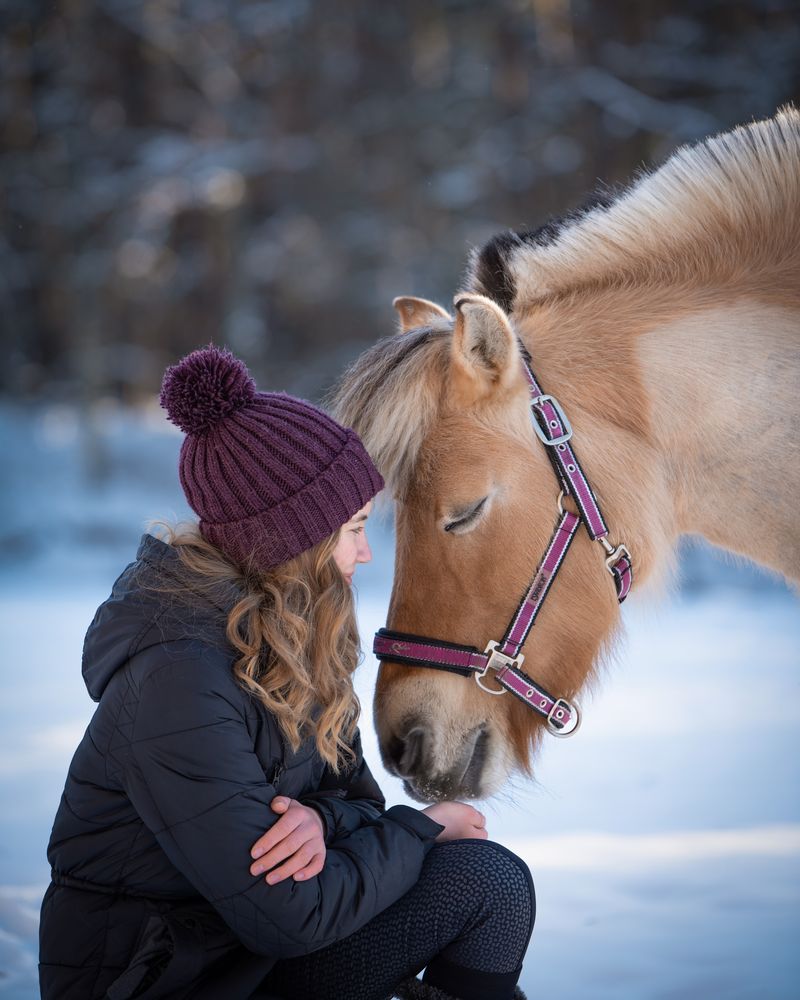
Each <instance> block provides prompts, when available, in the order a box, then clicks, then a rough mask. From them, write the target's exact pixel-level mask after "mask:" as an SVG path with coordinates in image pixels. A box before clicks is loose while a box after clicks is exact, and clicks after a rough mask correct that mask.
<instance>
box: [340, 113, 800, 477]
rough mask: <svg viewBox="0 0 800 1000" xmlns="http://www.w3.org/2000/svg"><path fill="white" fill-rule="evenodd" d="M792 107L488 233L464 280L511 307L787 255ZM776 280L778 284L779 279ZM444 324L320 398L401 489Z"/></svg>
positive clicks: (795, 154) (732, 276)
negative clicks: (593, 194) (511, 228)
mask: <svg viewBox="0 0 800 1000" xmlns="http://www.w3.org/2000/svg"><path fill="white" fill-rule="evenodd" d="M799 206H800V113H798V112H797V111H796V110H795V109H794V108H790V107H789V108H785V109H784V110H782V111H781V112H779V114H778V115H777V116H776V117H775V118H774V119H770V120H768V121H763V122H757V123H755V124H752V125H748V126H743V127H741V128H737V129H734V130H733V131H732V132H728V133H725V134H723V135H720V136H717V137H715V138H712V139H708V140H706V141H705V142H701V143H699V144H698V145H696V146H692V147H683V148H681V149H679V150H678V151H677V152H676V153H674V154H673V156H672V157H671V158H670V159H669V160H668V161H667V162H666V163H665V164H664V165H663V166H662V167H661V168H660V169H658V170H656V171H655V172H654V173H652V174H647V175H644V176H642V177H640V178H639V179H638V180H637V181H636V182H635V183H634V184H633V185H632V186H631V187H630V188H628V189H627V190H625V191H623V192H621V193H619V194H618V195H616V196H615V197H610V196H609V195H608V194H604V195H601V196H600V197H598V198H595V199H594V200H593V201H592V203H591V204H590V206H588V207H585V208H584V209H583V210H581V211H579V212H577V213H574V214H573V215H571V216H567V217H565V218H564V219H560V220H553V221H551V222H550V223H548V224H547V225H546V226H543V227H542V228H541V229H538V230H536V231H531V232H526V233H513V232H506V233H501V234H499V235H498V236H495V237H494V238H493V239H492V240H490V241H489V243H487V244H486V245H485V246H484V247H483V248H482V249H481V250H479V251H478V252H476V253H475V254H474V255H473V256H472V259H471V262H470V267H469V271H468V276H467V282H466V287H467V289H468V290H470V291H477V292H481V293H482V294H484V295H487V296H489V297H490V298H492V299H494V300H495V301H496V302H498V303H499V304H500V305H501V306H502V307H503V308H504V309H505V310H506V311H507V312H509V313H512V312H517V313H519V312H521V311H522V310H523V309H524V308H526V307H529V306H532V305H535V303H536V302H538V301H541V300H543V299H550V300H552V299H554V298H560V297H562V296H564V297H566V296H570V295H572V294H574V293H577V292H579V291H580V290H585V289H587V288H592V287H594V288H597V287H601V286H606V285H612V284H621V285H625V286H634V285H645V286H646V285H648V284H658V285H660V286H663V285H665V284H669V283H677V284H679V285H680V286H681V287H686V286H687V285H688V284H691V283H696V284H701V283H708V282H713V283H715V284H720V285H726V284H734V285H735V284H738V283H739V282H740V281H742V280H743V279H744V278H745V277H747V278H749V279H752V277H753V274H754V273H757V272H758V270H759V268H761V269H765V268H768V267H770V266H771V267H772V269H773V270H774V268H775V261H776V260H777V261H794V260H796V258H797V256H798V253H800V209H799ZM783 280H784V283H785V281H786V280H788V279H786V278H785V277H784V279H783ZM451 336H452V326H451V325H450V324H449V323H447V322H446V321H443V322H442V323H441V324H440V325H436V326H431V327H424V328H420V329H418V330H413V331H411V332H410V333H407V334H404V335H402V336H395V337H389V338H386V339H384V340H381V341H379V342H378V343H377V344H375V345H374V346H373V347H372V348H370V349H369V350H368V351H367V352H366V353H365V354H363V355H362V356H361V357H360V358H359V359H358V360H357V361H356V362H355V364H354V365H353V366H352V367H351V368H350V369H349V370H348V371H347V372H346V373H345V375H344V376H343V377H342V379H341V381H340V383H339V386H338V388H337V390H336V391H335V393H334V395H333V397H332V399H331V403H332V405H333V408H334V411H335V413H336V415H337V417H338V418H339V419H340V420H341V421H342V422H343V423H344V424H346V425H348V426H350V427H353V428H354V429H355V430H356V432H357V433H358V434H359V435H360V436H361V437H362V439H363V440H364V444H365V445H366V447H367V450H368V451H369V452H370V454H371V455H372V457H373V459H374V460H375V462H376V464H377V466H378V468H379V469H380V470H381V473H382V474H383V477H384V479H385V480H386V483H387V486H388V487H389V490H390V491H391V492H392V493H393V494H394V495H402V494H403V492H404V491H405V488H406V486H407V484H408V482H409V481H410V479H411V476H412V474H413V472H414V469H415V466H416V463H417V459H418V456H419V452H420V448H421V446H422V443H423V442H424V440H425V438H426V436H427V435H428V433H429V431H430V429H431V427H432V426H433V424H434V422H435V420H436V418H437V415H438V413H439V407H440V405H441V396H442V387H443V385H444V383H445V379H446V376H447V371H448V364H449V357H450V351H449V348H450V340H451Z"/></svg>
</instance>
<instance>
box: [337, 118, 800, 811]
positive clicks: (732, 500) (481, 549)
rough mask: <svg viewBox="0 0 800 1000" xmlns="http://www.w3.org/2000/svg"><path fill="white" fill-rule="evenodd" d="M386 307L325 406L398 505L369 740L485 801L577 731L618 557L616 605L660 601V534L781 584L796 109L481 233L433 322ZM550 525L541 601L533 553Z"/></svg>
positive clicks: (664, 540)
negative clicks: (583, 499)
mask: <svg viewBox="0 0 800 1000" xmlns="http://www.w3.org/2000/svg"><path fill="white" fill-rule="evenodd" d="M394 304H395V307H396V310H397V313H398V316H399V332H398V334H396V335H394V336H391V337H388V338H385V339H383V340H381V341H379V342H378V343H376V344H375V345H373V346H372V347H371V348H369V349H368V350H367V351H366V352H365V353H364V354H363V355H362V356H361V357H359V358H357V359H356V361H355V362H354V363H353V365H352V366H351V367H350V369H349V370H348V371H347V372H346V373H345V374H344V376H343V377H342V378H341V380H340V382H339V384H338V386H337V388H336V390H335V392H334V395H333V397H332V401H333V406H334V411H335V413H336V415H337V417H338V418H339V419H340V420H341V421H343V422H344V423H345V424H348V425H350V426H352V427H353V428H354V429H355V430H356V431H357V432H358V433H359V434H360V435H361V437H362V438H363V440H364V442H365V444H366V447H367V449H368V450H369V451H370V453H371V454H372V456H373V458H374V459H375V461H376V463H377V465H378V467H379V469H380V470H381V472H382V474H383V476H384V479H385V481H386V484H387V488H388V490H387V491H388V492H389V493H390V494H391V496H392V497H393V499H394V506H395V530H396V565H395V577H394V582H393V589H392V595H391V600H390V606H389V613H388V625H389V632H388V633H386V635H387V636H388V638H387V639H385V640H384V644H383V646H382V647H380V655H381V656H382V663H381V667H380V670H379V676H378V681H377V686H376V691H375V722H376V728H377V732H378V737H379V742H380V747H381V754H382V757H383V762H384V765H385V766H386V768H387V769H388V770H389V771H390V772H392V773H395V774H397V775H399V776H401V777H402V778H403V779H404V783H405V788H406V791H407V792H408V793H409V794H410V795H411V796H413V797H415V798H417V799H419V800H421V801H430V800H436V799H449V798H466V799H471V798H483V797H486V796H488V795H491V794H493V793H494V792H496V791H497V790H498V789H499V788H500V787H501V786H502V785H503V783H504V782H505V780H506V779H507V778H508V777H509V775H510V774H511V773H512V771H514V770H520V771H521V772H522V773H528V774H530V773H532V760H533V755H534V753H535V751H536V749H537V747H538V746H539V745H540V743H541V740H542V737H543V735H544V734H545V733H547V732H548V731H550V732H553V733H555V734H556V735H563V734H561V733H559V732H558V729H559V728H560V725H559V724H558V723H557V722H556V718H555V716H554V714H553V713H554V712H556V711H557V712H558V713H560V714H561V716H562V724H563V719H567V720H569V719H571V720H572V721H571V722H570V725H569V727H568V728H573V729H574V726H575V723H576V722H577V717H578V706H577V703H575V701H574V699H575V698H576V696H577V695H578V694H579V693H580V691H581V689H582V688H584V686H585V685H587V683H591V681H592V680H593V679H594V676H595V675H596V673H597V670H598V664H599V663H603V662H605V661H606V659H607V658H608V655H609V653H610V652H612V651H613V646H614V642H615V639H616V637H617V634H618V629H619V624H620V612H619V603H618V600H619V596H620V595H619V587H617V588H616V592H615V587H614V585H613V583H614V582H615V581H614V580H613V579H612V578H611V577H610V576H609V573H607V572H606V570H607V569H608V570H609V571H610V572H611V571H613V569H614V566H615V565H616V563H614V562H613V560H615V558H616V559H618V560H619V559H621V560H622V562H621V563H620V565H622V566H623V568H625V567H626V566H627V564H626V563H625V561H624V556H625V554H628V555H629V559H630V566H629V567H627V568H628V570H632V572H633V573H634V574H635V578H634V579H633V591H634V593H635V592H636V591H638V590H641V589H648V590H649V589H653V588H655V589H658V584H659V582H660V583H661V584H662V585H663V583H664V582H665V581H667V582H668V581H669V575H670V571H671V569H672V567H673V565H674V553H675V548H676V543H677V542H678V540H679V538H680V537H681V536H683V535H686V534H699V535H702V536H705V538H706V539H708V540H709V541H711V542H712V543H713V544H715V545H717V546H721V547H723V548H725V549H728V550H730V551H732V552H734V553H738V554H741V555H743V556H746V557H748V558H749V559H751V560H754V561H755V562H757V563H760V564H762V565H764V566H766V567H769V568H770V569H772V570H774V571H776V572H778V573H779V574H782V575H783V576H784V577H785V578H786V579H787V580H789V581H795V582H797V581H798V579H800V519H799V518H798V514H797V501H796V498H797V496H798V491H800V413H799V412H798V404H797V401H798V390H800V379H799V378H798V370H799V369H800V113H798V111H797V110H796V109H794V108H792V107H786V108H783V109H782V110H780V111H779V112H778V113H777V114H776V115H775V116H774V117H772V118H770V119H767V120H764V121H760V122H755V123H752V124H749V125H746V126H741V127H738V128H735V129H733V130H732V131H729V132H727V133H723V134H720V135H718V136H715V137H713V138H709V139H706V140H704V141H702V142H700V143H698V144H696V145H694V146H687V147H683V148H680V149H679V150H677V151H676V152H675V153H673V154H672V156H671V157H670V158H669V159H668V160H667V161H666V162H665V163H664V164H663V165H662V166H661V167H660V168H658V169H656V170H655V171H653V172H651V173H647V174H644V175H642V176H640V177H638V178H637V179H636V180H635V181H634V182H633V183H632V184H631V185H630V186H628V187H627V188H626V189H624V190H622V191H620V192H619V193H617V194H616V195H615V196H614V197H611V198H603V199H601V200H599V201H598V202H596V203H595V204H594V205H590V206H589V207H588V208H586V209H584V210H582V211H578V212H576V213H574V214H573V215H571V216H568V217H566V218H565V219H563V220H559V221H556V222H551V223H549V224H548V225H546V226H544V227H542V228H541V229H539V230H532V231H524V232H504V233H500V234H499V235H497V236H495V237H494V238H493V239H491V240H490V241H489V242H488V243H487V244H486V245H485V246H483V247H482V248H480V249H479V250H477V251H475V252H473V253H472V254H471V256H470V258H469V261H468V266H467V273H466V280H465V282H464V287H463V288H462V290H461V291H459V293H458V294H457V295H456V296H455V299H454V308H453V310H452V312H451V311H450V310H448V309H445V308H443V307H442V306H440V305H438V304H436V303H434V302H431V301H429V300H426V299H421V298H416V297H413V296H406V297H401V298H399V299H396V300H395V303H394ZM534 371H535V382H534V385H535V388H536V393H535V395H534V396H533V398H532V389H531V381H530V379H531V377H534V376H533V375H532V372H534ZM542 389H543V390H544V391H543V392H542ZM545 394H551V395H545ZM532 404H533V407H532ZM534 410H535V411H536V412H535V413H534ZM532 414H533V416H534V417H535V418H536V419H534V420H532V419H531V416H532ZM568 425H569V433H567V426H568ZM565 441H566V442H568V443H564V442H565ZM554 444H555V447H554ZM567 448H569V449H570V450H569V451H568V452H567V454H568V455H572V456H573V459H571V460H570V462H571V464H570V466H569V467H570V468H572V469H573V471H574V469H575V468H576V467H577V468H578V470H579V471H582V472H583V473H584V474H585V478H586V481H587V483H589V484H590V491H589V492H590V494H591V497H592V499H593V500H595V501H596V504H597V506H598V508H602V516H603V518H604V522H605V523H604V524H603V527H605V528H607V530H606V531H605V533H603V532H602V531H601V530H599V529H597V530H595V531H592V530H587V531H585V532H584V531H582V530H579V531H576V530H575V528H574V526H575V525H577V524H578V522H579V521H581V520H582V521H584V522H586V526H587V529H590V528H591V525H590V523H589V522H587V521H586V517H585V516H584V515H585V513H586V512H585V510H583V509H582V505H581V504H580V502H579V501H580V496H578V495H577V493H576V490H575V489H572V490H570V488H569V487H570V479H569V476H570V475H572V474H568V472H567V471H566V468H565V466H564V465H563V462H564V459H563V456H562V455H561V453H560V451H559V449H561V450H562V451H563V450H564V449H567ZM577 456H579V457H580V461H579V460H578V457H577ZM555 459H558V460H559V461H561V463H562V464H561V466H558V463H557V462H556V461H555ZM557 466H558V467H557ZM554 472H555V473H556V475H555V476H554ZM575 475H577V473H575ZM573 478H574V477H573ZM565 493H566V495H564V494H565ZM576 501H578V504H577V506H576ZM578 507H581V509H578ZM570 517H571V518H572V521H571V522H570V527H571V530H573V535H572V537H571V539H570V541H569V543H568V544H569V551H565V553H562V554H563V561H561V563H560V567H558V568H559V573H558V577H557V579H556V578H555V577H554V576H553V578H552V579H548V573H549V570H548V571H547V572H544V570H543V567H545V568H546V566H547V556H546V557H545V559H544V560H542V562H541V563H540V558H541V553H542V552H543V551H545V552H548V553H549V552H551V549H549V548H548V546H552V545H553V544H555V540H556V539H557V538H559V537H560V536H559V535H558V530H562V531H563V530H564V529H563V525H564V522H565V521H569V518H570ZM554 521H555V523H556V524H557V525H559V526H560V528H559V529H557V531H556V534H552V532H553V524H554ZM598 536H599V537H598ZM595 541H601V542H602V543H603V547H602V550H601V548H600V546H598V545H596V544H594V542H595ZM604 562H605V565H604ZM537 564H538V565H539V571H537V574H536V575H535V576H534V585H532V586H531V587H530V588H529V589H528V590H527V591H526V588H528V585H529V583H530V579H531V573H532V571H533V570H534V568H535V567H536V566H537ZM550 568H551V569H552V566H551V567H550ZM543 572H544V577H543V576H542V573H543ZM612 576H613V572H612ZM537 579H538V584H537V583H536V581H537ZM543 581H545V582H546V586H545V587H544V589H546V590H547V589H548V588H549V593H548V596H547V600H546V602H545V603H544V604H543V605H542V607H541V613H540V614H539V613H538V611H539V609H538V607H537V608H536V621H535V624H536V628H535V629H534V630H533V632H532V633H531V637H530V639H529V638H528V637H527V632H526V634H525V638H524V642H523V645H522V646H521V647H519V648H518V649H517V650H516V653H515V652H514V650H512V651H511V652H509V651H508V649H507V648H506V647H503V646H499V645H498V640H500V634H499V633H501V632H502V629H503V628H504V627H505V625H506V623H507V622H508V621H509V618H510V617H512V616H514V614H515V608H517V609H518V611H517V612H516V613H517V616H519V614H520V613H521V610H520V609H523V608H525V607H527V606H528V605H526V600H527V601H528V602H529V604H531V605H532V604H534V603H536V601H538V597H539V595H538V594H536V593H534V591H535V588H536V586H538V587H539V589H540V590H541V589H542V585H543ZM616 582H617V583H618V582H619V581H618V580H617V581H616ZM630 582H631V579H630V578H629V579H628V583H629V584H630ZM521 594H522V595H524V597H523V600H522V601H521V602H520V595H521ZM531 614H533V612H531ZM419 637H433V638H432V639H427V638H419ZM379 638H380V634H379ZM404 638H405V639H407V641H403V640H404ZM506 638H508V636H506ZM517 638H519V636H518V637H517ZM391 640H394V641H391ZM415 642H416V643H418V647H419V648H418V647H415V646H414V643H415ZM387 643H388V645H387ZM425 643H427V644H428V645H427V646H425V645H424V644H425ZM376 649H379V647H378V645H377V643H376ZM409 649H411V650H412V652H411V654H409V655H408V656H404V655H403V654H404V652H405V651H407V650H409ZM420 649H422V652H420ZM484 649H485V653H484V654H483V655H480V651H481V650H484ZM503 649H505V655H504V654H503V653H502V652H501V650H503ZM414 650H416V656H415V655H414ZM457 650H461V651H462V652H461V653H459V654H458V655H459V656H461V657H462V659H461V660H458V662H457V663H456V660H455V659H453V658H454V657H456V652H455V651H457ZM470 651H472V652H470ZM523 657H524V658H525V659H524V667H523V666H522V662H523ZM476 664H477V666H476ZM434 666H436V667H439V668H444V669H425V667H434ZM473 668H474V669H473ZM490 668H491V669H490ZM470 674H473V675H474V676H475V677H476V679H477V680H479V684H473V683H470V682H469V680H468V679H467V680H465V677H464V676H462V675H467V677H469V675H470ZM493 678H494V679H495V680H502V682H503V683H501V684H497V683H494V684H493V683H491V681H492V679H493ZM520 678H522V680H520ZM512 682H513V683H512ZM520 685H522V688H526V687H527V690H522V688H520ZM528 685H530V686H528ZM508 691H511V693H512V695H513V694H517V697H513V696H508V697H490V696H489V694H492V693H493V694H503V693H507V692H508ZM487 692H488V693H487ZM550 692H552V694H550ZM540 697H542V698H543V700H542V701H541V702H539V699H540ZM548 699H549V700H548ZM532 702H535V703H536V704H533V707H534V708H536V707H537V704H541V705H542V706H544V708H542V709H541V711H536V712H533V711H530V708H531V703H532Z"/></svg>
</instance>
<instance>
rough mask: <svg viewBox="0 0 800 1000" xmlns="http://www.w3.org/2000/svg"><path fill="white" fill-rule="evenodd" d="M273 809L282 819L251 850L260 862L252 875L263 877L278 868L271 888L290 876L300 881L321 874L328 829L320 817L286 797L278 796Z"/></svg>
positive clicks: (271, 873) (256, 861) (255, 864)
mask: <svg viewBox="0 0 800 1000" xmlns="http://www.w3.org/2000/svg"><path fill="white" fill-rule="evenodd" d="M270 808H271V809H272V811H273V812H276V813H279V814H280V816H281V818H280V819H279V820H278V822H277V823H276V824H275V826H273V827H270V829H269V830H267V832H266V833H265V834H264V836H263V837H259V838H258V840H257V841H256V842H255V844H253V846H252V848H251V849H250V854H251V856H252V857H253V858H256V859H257V860H255V861H254V862H253V864H252V865H250V874H251V875H260V874H261V873H262V872H266V871H269V869H270V868H272V869H274V870H273V871H270V872H269V875H267V877H266V881H267V882H268V883H269V884H270V885H275V884H276V883H277V882H282V881H283V880H284V879H286V878H289V876H290V875H293V876H294V878H295V881H297V882H302V881H303V880H304V879H309V878H313V877H314V876H315V875H319V873H320V872H321V871H322V868H323V866H324V864H325V853H326V852H325V828H324V824H323V822H322V817H321V816H320V814H319V813H318V812H317V811H316V809H312V808H311V807H310V806H304V805H302V804H301V803H300V802H298V801H297V800H296V799H290V798H287V797H286V796H285V795H276V796H275V798H274V799H273V800H272V802H271V803H270ZM281 862H283V864H281ZM276 865H280V867H279V868H276V867H275V866H276Z"/></svg>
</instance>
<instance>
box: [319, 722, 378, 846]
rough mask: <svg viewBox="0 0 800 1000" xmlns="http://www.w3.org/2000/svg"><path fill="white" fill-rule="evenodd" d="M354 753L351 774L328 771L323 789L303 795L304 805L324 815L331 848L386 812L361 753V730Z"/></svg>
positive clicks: (354, 746) (327, 838)
mask: <svg viewBox="0 0 800 1000" xmlns="http://www.w3.org/2000/svg"><path fill="white" fill-rule="evenodd" d="M353 751H354V752H355V755H356V757H355V761H354V763H353V766H352V768H351V769H350V770H349V771H348V772H347V773H345V772H342V773H340V774H335V773H334V772H333V771H332V770H330V768H326V769H325V774H324V775H323V777H322V781H321V782H320V786H319V790H318V791H316V792H310V793H309V794H308V795H301V796H300V801H301V802H302V803H303V804H304V805H308V806H313V807H314V808H315V809H317V810H318V812H319V813H320V814H321V815H322V818H323V819H324V821H325V843H326V844H328V845H330V844H333V843H335V841H337V840H339V839H340V838H342V837H346V836H348V835H349V834H351V833H354V832H355V831H356V830H358V829H359V827H362V826H363V825H364V824H365V823H369V822H370V821H371V820H374V819H377V818H378V817H379V816H381V815H382V814H383V812H384V811H385V809H386V802H385V800H384V798H383V793H382V792H381V790H380V787H379V786H378V783H377V781H376V780H375V779H374V778H373V776H372V772H371V771H370V769H369V767H368V765H367V762H366V761H365V760H364V756H363V754H362V752H361V735H360V733H359V732H358V731H356V734H355V739H354V740H353Z"/></svg>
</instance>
